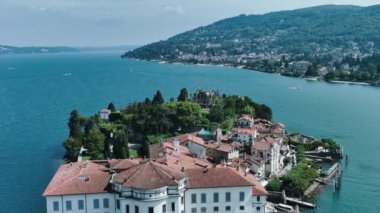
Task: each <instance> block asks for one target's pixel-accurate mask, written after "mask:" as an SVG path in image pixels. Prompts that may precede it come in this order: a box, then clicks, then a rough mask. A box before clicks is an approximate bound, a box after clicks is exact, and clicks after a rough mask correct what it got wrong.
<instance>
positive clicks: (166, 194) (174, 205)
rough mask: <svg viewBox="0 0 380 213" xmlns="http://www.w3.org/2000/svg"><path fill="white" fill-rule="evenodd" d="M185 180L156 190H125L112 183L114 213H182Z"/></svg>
mask: <svg viewBox="0 0 380 213" xmlns="http://www.w3.org/2000/svg"><path fill="white" fill-rule="evenodd" d="M186 182H187V180H186V179H183V180H181V181H180V182H179V183H178V185H175V186H166V187H162V188H158V189H135V188H125V187H122V186H121V185H120V184H118V183H116V182H113V190H114V191H115V192H118V193H117V195H116V193H115V196H116V213H184V191H185V188H186Z"/></svg>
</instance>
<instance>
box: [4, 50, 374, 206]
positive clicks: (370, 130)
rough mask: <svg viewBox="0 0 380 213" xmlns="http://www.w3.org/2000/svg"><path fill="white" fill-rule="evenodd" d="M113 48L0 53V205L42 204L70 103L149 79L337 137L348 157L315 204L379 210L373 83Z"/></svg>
mask: <svg viewBox="0 0 380 213" xmlns="http://www.w3.org/2000/svg"><path fill="white" fill-rule="evenodd" d="M119 55H120V53H118V52H102V53H99V52H98V53H94V52H93V53H70V54H50V55H3V56H0V112H1V113H0V168H1V171H0V212H7V213H8V212H12V213H16V212H21V213H24V212H45V211H46V210H45V201H44V199H43V198H42V197H41V194H42V192H43V190H44V189H45V187H46V186H47V184H48V183H49V180H50V179H51V177H52V175H53V174H54V172H55V171H56V169H57V167H58V165H59V163H60V162H61V158H62V155H63V151H64V150H63V147H62V145H61V144H62V141H63V140H64V139H65V137H66V136H67V134H68V131H67V119H68V115H69V113H70V111H71V110H72V109H74V108H75V109H78V110H79V111H80V113H81V114H84V115H91V114H94V113H96V112H97V110H98V109H100V108H104V107H106V106H107V104H108V103H109V102H110V101H113V102H114V103H115V104H116V105H117V107H121V106H125V105H127V104H128V103H130V102H132V101H137V100H142V99H143V98H145V97H146V96H151V95H152V94H153V93H154V92H155V91H156V90H157V89H160V90H161V92H162V93H163V95H164V97H165V98H166V99H169V98H170V97H177V95H178V91H179V90H180V89H181V88H182V87H187V88H188V89H189V91H193V90H195V89H196V88H203V89H218V90H219V91H221V92H223V93H227V94H240V95H247V96H250V97H252V98H253V99H254V100H255V101H257V102H261V103H265V104H267V105H269V106H270V107H272V109H273V112H274V119H275V120H276V121H280V122H284V123H285V124H286V125H287V130H288V131H300V132H304V133H305V134H309V135H312V136H315V137H334V138H336V139H337V141H338V142H339V143H341V144H343V145H344V148H345V151H346V152H347V153H348V154H349V158H350V160H349V164H348V167H346V168H344V174H343V179H342V180H343V182H342V188H341V189H340V191H336V192H334V190H333V189H332V188H329V187H327V188H325V190H324V191H323V192H322V193H321V194H320V196H319V197H318V198H317V202H318V203H317V205H318V208H317V209H316V210H315V212H378V211H379V209H380V157H379V154H378V153H379V151H378V150H379V147H380V145H379V143H380V141H379V140H380V112H379V110H380V88H373V87H366V86H350V85H334V84H327V83H322V82H307V81H305V80H301V79H294V78H287V77H281V76H277V75H270V74H264V73H259V72H250V71H244V70H239V69H234V68H227V67H211V66H186V65H173V64H156V63H151V62H142V61H135V60H121V59H120V58H119ZM68 73H71V75H70V74H68ZM65 74H66V75H65ZM295 88H297V89H295Z"/></svg>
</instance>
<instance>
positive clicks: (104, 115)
mask: <svg viewBox="0 0 380 213" xmlns="http://www.w3.org/2000/svg"><path fill="white" fill-rule="evenodd" d="M110 114H111V113H108V112H101V113H100V118H101V119H104V120H109V118H110Z"/></svg>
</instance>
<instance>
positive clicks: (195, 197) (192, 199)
mask: <svg viewBox="0 0 380 213" xmlns="http://www.w3.org/2000/svg"><path fill="white" fill-rule="evenodd" d="M191 203H197V194H191Z"/></svg>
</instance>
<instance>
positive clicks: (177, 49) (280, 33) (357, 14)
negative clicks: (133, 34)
mask: <svg viewBox="0 0 380 213" xmlns="http://www.w3.org/2000/svg"><path fill="white" fill-rule="evenodd" d="M336 48H339V49H338V50H336ZM378 49H380V5H376V6H371V7H358V6H336V5H326V6H319V7H312V8H305V9H298V10H292V11H281V12H273V13H268V14H264V15H240V16H237V17H233V18H228V19H224V20H221V21H218V22H215V23H213V24H211V25H208V26H205V27H199V28H196V29H194V30H191V31H188V32H185V33H182V34H179V35H176V36H173V37H171V38H169V39H168V40H165V41H159V42H156V43H152V44H149V45H146V46H143V47H140V48H137V49H135V50H133V51H129V52H127V53H125V54H124V55H123V56H124V57H128V58H138V59H146V60H168V61H179V60H187V59H192V56H191V55H203V56H209V57H211V56H222V58H220V59H218V60H222V61H223V60H227V58H226V56H231V55H242V54H250V53H255V54H259V53H270V54H272V55H276V54H290V55H291V56H292V55H293V56H294V55H297V54H301V56H302V55H304V56H314V55H318V56H321V57H324V56H328V55H331V54H332V53H331V51H340V53H342V54H345V53H358V54H359V55H360V56H362V55H365V54H371V53H373V51H377V50H378ZM346 55H347V54H346ZM202 60H203V59H202ZM204 60H205V61H206V60H207V58H206V59H204ZM209 60H212V59H209Z"/></svg>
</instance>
